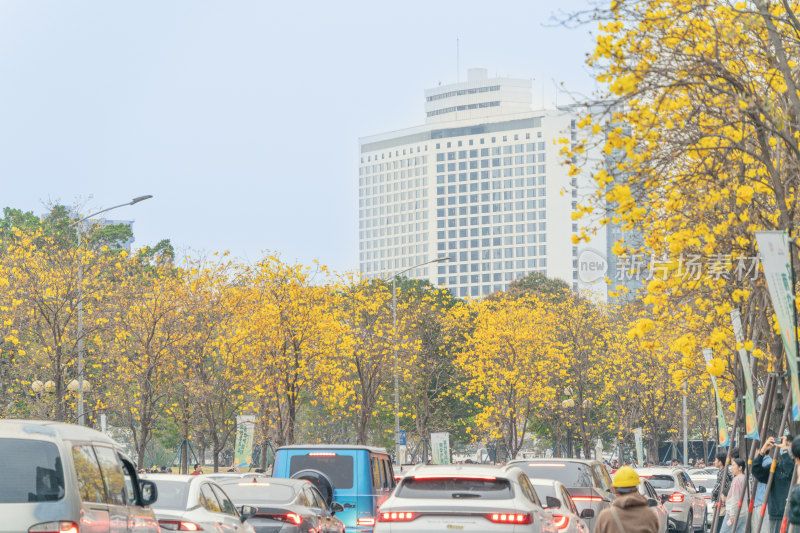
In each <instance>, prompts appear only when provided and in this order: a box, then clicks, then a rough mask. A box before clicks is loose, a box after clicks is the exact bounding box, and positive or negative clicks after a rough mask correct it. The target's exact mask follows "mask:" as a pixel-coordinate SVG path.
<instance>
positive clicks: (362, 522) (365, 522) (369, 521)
mask: <svg viewBox="0 0 800 533" xmlns="http://www.w3.org/2000/svg"><path fill="white" fill-rule="evenodd" d="M356 525H357V526H374V525H375V519H374V518H371V517H366V518H359V519H358V520H356Z"/></svg>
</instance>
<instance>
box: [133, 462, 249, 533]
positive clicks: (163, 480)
mask: <svg viewBox="0 0 800 533" xmlns="http://www.w3.org/2000/svg"><path fill="white" fill-rule="evenodd" d="M147 479H148V480H149V481H152V482H153V483H155V484H156V487H157V488H158V495H159V499H158V500H157V501H156V503H155V504H153V509H155V512H156V518H157V519H158V525H159V526H161V531H162V532H165V531H213V532H216V533H255V530H254V529H253V527H252V526H251V525H250V524H248V523H247V522H246V521H245V520H243V519H242V517H241V516H240V515H239V511H238V510H237V509H236V507H235V506H234V505H233V502H232V501H231V500H230V498H228V496H227V494H225V491H223V490H222V489H221V488H220V486H219V485H217V484H216V483H214V482H213V481H212V480H210V479H208V478H207V477H205V476H185V475H176V474H150V475H148V476H147ZM255 511H256V510H255V509H251V508H245V509H243V513H245V514H254V512H255Z"/></svg>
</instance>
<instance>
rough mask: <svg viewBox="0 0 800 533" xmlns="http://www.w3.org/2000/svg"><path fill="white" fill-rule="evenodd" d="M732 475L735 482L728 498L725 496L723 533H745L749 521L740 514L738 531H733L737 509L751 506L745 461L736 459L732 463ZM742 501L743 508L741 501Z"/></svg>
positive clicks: (737, 525) (732, 483)
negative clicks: (746, 488) (745, 475)
mask: <svg viewBox="0 0 800 533" xmlns="http://www.w3.org/2000/svg"><path fill="white" fill-rule="evenodd" d="M730 468H731V474H733V481H732V482H731V489H730V490H729V491H728V495H727V496H723V497H722V498H723V501H724V502H725V523H724V524H722V529H721V530H720V531H721V533H744V530H745V527H746V524H747V520H746V514H745V513H739V521H738V522H737V523H736V530H734V529H733V522H734V520H736V512H737V508H739V509H747V507H748V506H749V505H750V504H749V502H748V501H747V495H746V494H745V477H744V459H739V458H736V459H734V460H733V461H731V466H730ZM740 499H741V500H742V505H741V507H740V506H739V500H740Z"/></svg>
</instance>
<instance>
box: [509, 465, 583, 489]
mask: <svg viewBox="0 0 800 533" xmlns="http://www.w3.org/2000/svg"><path fill="white" fill-rule="evenodd" d="M514 466H518V467H520V468H522V470H524V471H525V473H526V474H528V477H530V478H537V477H538V478H544V479H554V480H556V481H560V482H561V483H563V484H564V486H565V487H594V486H595V481H594V476H592V469H591V468H590V467H589V466H588V465H585V464H583V463H570V462H563V463H557V462H552V463H551V462H535V461H534V462H530V463H514Z"/></svg>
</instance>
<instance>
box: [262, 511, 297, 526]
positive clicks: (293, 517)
mask: <svg viewBox="0 0 800 533" xmlns="http://www.w3.org/2000/svg"><path fill="white" fill-rule="evenodd" d="M257 516H258V517H259V518H267V519H269V520H277V521H278V522H286V523H287V524H294V525H296V526H299V525H300V524H302V523H303V517H302V516H300V515H299V514H297V513H286V514H258V515H257Z"/></svg>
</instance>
